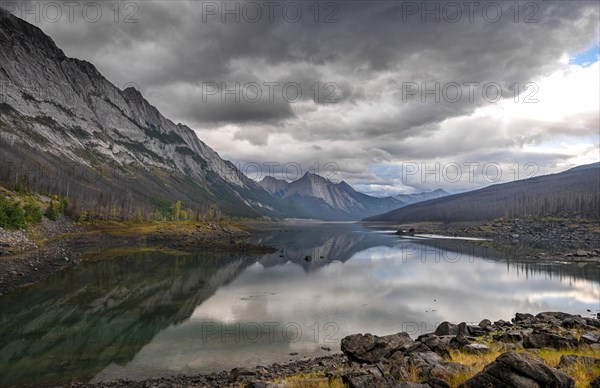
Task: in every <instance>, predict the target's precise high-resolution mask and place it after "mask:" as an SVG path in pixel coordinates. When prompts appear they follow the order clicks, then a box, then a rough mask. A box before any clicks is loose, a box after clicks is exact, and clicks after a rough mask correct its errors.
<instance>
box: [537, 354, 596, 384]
mask: <svg viewBox="0 0 600 388" xmlns="http://www.w3.org/2000/svg"><path fill="white" fill-rule="evenodd" d="M568 354H573V355H576V356H588V357H594V358H599V359H600V351H598V350H593V349H590V348H588V349H576V350H569V349H564V350H555V349H541V350H540V354H539V356H540V357H542V358H543V359H544V360H545V361H546V364H548V365H550V366H552V367H556V366H557V365H558V363H559V362H560V358H561V357H562V356H564V355H568ZM563 372H565V373H566V374H568V375H569V376H571V377H572V378H573V379H575V386H576V387H582V388H583V387H588V386H589V385H590V382H591V381H592V380H593V379H594V378H596V377H598V376H600V366H598V365H583V364H581V363H576V364H573V365H572V366H571V367H569V368H565V369H563Z"/></svg>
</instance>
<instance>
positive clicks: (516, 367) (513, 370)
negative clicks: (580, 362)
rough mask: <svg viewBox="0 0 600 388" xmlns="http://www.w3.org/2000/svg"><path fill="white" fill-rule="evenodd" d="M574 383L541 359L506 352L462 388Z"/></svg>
mask: <svg viewBox="0 0 600 388" xmlns="http://www.w3.org/2000/svg"><path fill="white" fill-rule="evenodd" d="M574 386H575V380H573V379H572V378H571V377H569V376H568V375H567V374H566V373H564V372H561V371H559V370H558V369H555V368H552V367H549V366H548V365H546V364H545V363H544V360H543V359H541V358H539V357H536V356H533V355H531V354H527V353H514V352H507V353H504V354H502V355H500V356H499V357H498V358H497V359H496V361H494V362H492V363H491V364H489V365H487V366H486V367H485V368H484V369H483V371H481V372H479V373H478V374H476V375H475V376H474V377H472V378H470V379H469V380H467V381H465V382H464V384H462V385H461V387H464V388H478V387H499V388H502V387H506V388H508V387H523V388H529V387H531V388H537V387H540V388H541V387H557V388H558V387H574Z"/></svg>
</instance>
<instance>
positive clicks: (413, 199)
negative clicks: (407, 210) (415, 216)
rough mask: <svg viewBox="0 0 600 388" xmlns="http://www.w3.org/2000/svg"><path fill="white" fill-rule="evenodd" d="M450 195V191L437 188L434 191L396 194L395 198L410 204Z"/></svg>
mask: <svg viewBox="0 0 600 388" xmlns="http://www.w3.org/2000/svg"><path fill="white" fill-rule="evenodd" d="M448 195H450V193H448V192H446V191H444V190H442V189H437V190H434V191H425V192H422V193H415V194H398V195H396V196H394V198H395V199H397V200H399V201H402V202H404V203H405V204H407V205H410V204H413V203H417V202H423V201H428V200H430V199H435V198H442V197H446V196H448Z"/></svg>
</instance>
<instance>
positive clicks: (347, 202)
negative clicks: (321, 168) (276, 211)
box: [258, 172, 404, 220]
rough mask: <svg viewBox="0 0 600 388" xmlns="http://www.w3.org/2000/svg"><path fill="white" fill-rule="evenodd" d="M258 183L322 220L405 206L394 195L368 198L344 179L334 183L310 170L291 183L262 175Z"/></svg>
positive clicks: (358, 216)
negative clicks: (262, 177)
mask: <svg viewBox="0 0 600 388" xmlns="http://www.w3.org/2000/svg"><path fill="white" fill-rule="evenodd" d="M258 186H260V187H262V188H263V189H264V190H266V191H268V192H269V193H271V194H273V195H274V196H277V197H280V198H282V199H286V200H288V201H291V202H292V203H296V204H298V205H299V207H300V208H301V209H302V211H303V212H304V213H305V214H306V215H307V216H309V217H311V218H316V219H322V220H359V219H361V218H364V217H368V216H371V215H374V214H379V213H381V212H385V211H389V210H392V209H397V208H398V207H400V206H403V205H404V203H403V202H401V201H400V200H397V199H395V198H392V197H387V198H377V197H371V196H369V195H366V194H362V193H359V192H357V191H356V190H354V189H353V188H352V187H351V186H350V185H349V184H347V183H346V182H344V181H342V182H340V183H333V182H331V181H330V180H328V179H326V178H323V177H322V176H320V175H317V174H312V173H309V172H307V173H306V174H304V175H303V176H302V177H301V178H300V179H298V180H296V181H293V182H287V181H285V180H281V179H276V178H273V177H265V178H264V179H263V180H261V181H260V182H259V183H258Z"/></svg>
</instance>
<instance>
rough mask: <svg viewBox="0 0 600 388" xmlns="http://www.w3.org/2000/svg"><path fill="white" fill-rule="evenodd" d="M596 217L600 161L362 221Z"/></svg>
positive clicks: (598, 215) (599, 211)
mask: <svg viewBox="0 0 600 388" xmlns="http://www.w3.org/2000/svg"><path fill="white" fill-rule="evenodd" d="M549 216H557V217H578V216H579V217H587V218H594V219H599V218H600V163H595V164H591V165H585V166H579V167H576V168H573V169H571V170H567V171H564V172H561V173H558V174H551V175H544V176H539V177H534V178H529V179H525V180H521V181H516V182H510V183H504V184H498V185H492V186H488V187H486V188H483V189H479V190H474V191H470V192H467V193H462V194H456V195H451V196H448V197H444V198H438V199H433V200H430V201H425V202H421V203H417V204H414V205H409V206H406V207H403V208H400V209H397V210H394V211H391V212H388V213H385V214H381V215H378V216H374V217H370V218H367V219H366V220H367V221H390V222H419V221H443V222H452V221H478V220H493V219H495V218H499V217H505V218H526V217H549Z"/></svg>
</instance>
